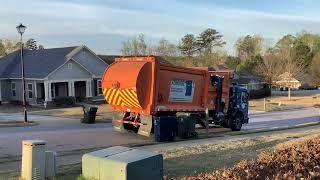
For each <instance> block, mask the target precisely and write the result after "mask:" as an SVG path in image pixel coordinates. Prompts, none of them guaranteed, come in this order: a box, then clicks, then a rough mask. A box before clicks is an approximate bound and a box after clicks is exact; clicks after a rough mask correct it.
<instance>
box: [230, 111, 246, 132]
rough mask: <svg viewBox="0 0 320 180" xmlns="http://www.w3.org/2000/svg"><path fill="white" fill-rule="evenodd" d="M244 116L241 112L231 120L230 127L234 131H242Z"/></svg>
mask: <svg viewBox="0 0 320 180" xmlns="http://www.w3.org/2000/svg"><path fill="white" fill-rule="evenodd" d="M242 122H243V116H242V115H241V114H239V113H237V114H236V115H235V117H234V118H233V119H232V120H231V124H230V128H231V130H232V131H240V130H241V128H242Z"/></svg>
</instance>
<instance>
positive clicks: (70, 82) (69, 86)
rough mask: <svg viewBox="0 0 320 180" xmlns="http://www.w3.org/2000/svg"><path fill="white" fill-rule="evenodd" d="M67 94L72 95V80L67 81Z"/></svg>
mask: <svg viewBox="0 0 320 180" xmlns="http://www.w3.org/2000/svg"><path fill="white" fill-rule="evenodd" d="M68 96H74V81H68Z"/></svg>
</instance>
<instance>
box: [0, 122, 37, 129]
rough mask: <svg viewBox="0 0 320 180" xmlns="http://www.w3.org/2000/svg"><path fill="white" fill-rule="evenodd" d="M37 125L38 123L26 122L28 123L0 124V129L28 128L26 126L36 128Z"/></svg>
mask: <svg viewBox="0 0 320 180" xmlns="http://www.w3.org/2000/svg"><path fill="white" fill-rule="evenodd" d="M37 125H39V123H38V122H34V121H33V122H28V123H23V122H19V123H17V122H13V123H8V124H1V122H0V128H6V127H28V126H37Z"/></svg>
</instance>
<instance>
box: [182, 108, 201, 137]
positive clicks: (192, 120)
mask: <svg viewBox="0 0 320 180" xmlns="http://www.w3.org/2000/svg"><path fill="white" fill-rule="evenodd" d="M196 121H197V119H196V116H194V115H192V114H189V113H180V114H177V124H178V136H179V137H180V138H191V137H197V136H198V134H197V133H196V129H195V128H196Z"/></svg>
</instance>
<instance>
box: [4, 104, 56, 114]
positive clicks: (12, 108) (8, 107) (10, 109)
mask: <svg viewBox="0 0 320 180" xmlns="http://www.w3.org/2000/svg"><path fill="white" fill-rule="evenodd" d="M27 109H28V111H30V112H32V111H41V110H46V109H45V108H44V107H36V106H28V107H27ZM48 109H52V108H48ZM19 112H21V113H22V106H21V105H13V104H2V105H0V113H19Z"/></svg>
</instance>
